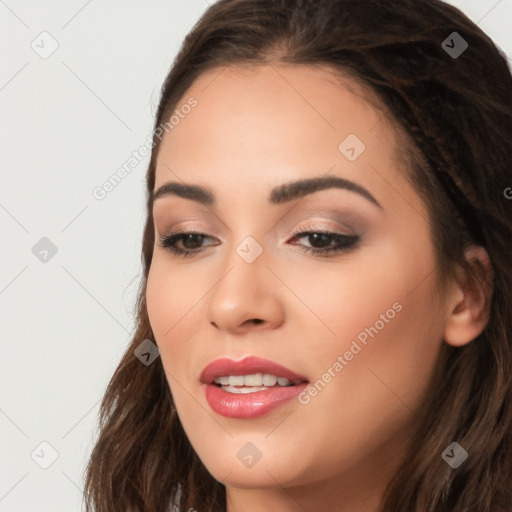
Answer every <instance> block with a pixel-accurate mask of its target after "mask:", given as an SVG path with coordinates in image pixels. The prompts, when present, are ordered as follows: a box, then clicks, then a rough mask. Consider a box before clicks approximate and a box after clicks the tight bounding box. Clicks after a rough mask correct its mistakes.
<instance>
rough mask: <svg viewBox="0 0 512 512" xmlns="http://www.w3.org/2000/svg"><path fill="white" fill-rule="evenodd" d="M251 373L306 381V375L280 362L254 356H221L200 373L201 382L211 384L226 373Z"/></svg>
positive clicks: (296, 382) (295, 381) (294, 381)
mask: <svg viewBox="0 0 512 512" xmlns="http://www.w3.org/2000/svg"><path fill="white" fill-rule="evenodd" d="M253 373H269V374H272V375H275V376H276V377H285V378H287V379H288V380H290V381H292V382H293V383H294V384H299V383H301V382H305V381H307V379H306V377H304V376H302V375H299V374H297V373H295V372H293V371H292V370H290V369H289V368H286V367H284V366H281V365H280V364H277V363H274V362H273V361H269V360H268V359H263V358H261V357H256V356H248V357H244V358H243V359H241V360H239V361H235V360H234V359H229V358H227V357H223V358H220V359H215V360H214V361H212V362H211V363H209V364H207V365H206V366H205V368H204V369H203V371H202V372H201V375H200V377H199V378H200V380H201V382H204V383H205V384H211V383H212V382H213V380H214V379H215V378H216V377H224V376H227V375H250V374H253Z"/></svg>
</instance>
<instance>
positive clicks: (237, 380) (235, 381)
mask: <svg viewBox="0 0 512 512" xmlns="http://www.w3.org/2000/svg"><path fill="white" fill-rule="evenodd" d="M229 385H230V386H243V385H244V376H243V375H230V376H229Z"/></svg>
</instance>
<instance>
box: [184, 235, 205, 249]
mask: <svg viewBox="0 0 512 512" xmlns="http://www.w3.org/2000/svg"><path fill="white" fill-rule="evenodd" d="M194 240H195V241H196V242H199V246H200V245H201V242H202V241H203V235H195V234H193V235H187V236H186V237H185V238H183V240H182V242H183V245H184V246H185V248H186V249H197V247H194ZM188 242H192V247H190V246H189V245H188Z"/></svg>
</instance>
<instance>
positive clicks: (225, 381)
mask: <svg viewBox="0 0 512 512" xmlns="http://www.w3.org/2000/svg"><path fill="white" fill-rule="evenodd" d="M214 382H215V383H216V384H220V385H221V386H229V387H234V386H245V387H246V389H250V388H256V387H261V386H264V388H263V389H265V387H272V386H275V385H276V384H277V385H279V386H290V385H291V384H292V381H291V380H288V379H287V378H285V377H276V376H275V375H271V374H269V373H251V374H249V375H224V376H222V377H215V379H214ZM224 389H225V388H224ZM241 392H242V393H250V391H245V390H244V391H241Z"/></svg>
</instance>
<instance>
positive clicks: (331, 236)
mask: <svg viewBox="0 0 512 512" xmlns="http://www.w3.org/2000/svg"><path fill="white" fill-rule="evenodd" d="M301 238H307V239H308V241H309V243H310V244H311V245H313V247H311V246H309V247H308V246H304V245H299V247H300V249H301V251H304V252H311V253H313V254H316V255H320V256H323V255H326V254H331V253H338V252H347V251H349V250H351V249H353V248H354V247H355V246H356V244H357V243H358V242H359V237H358V236H357V235H341V234H339V233H331V232H328V231H321V232H318V231H304V232H302V233H296V234H295V235H294V236H293V238H292V240H295V239H301Z"/></svg>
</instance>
